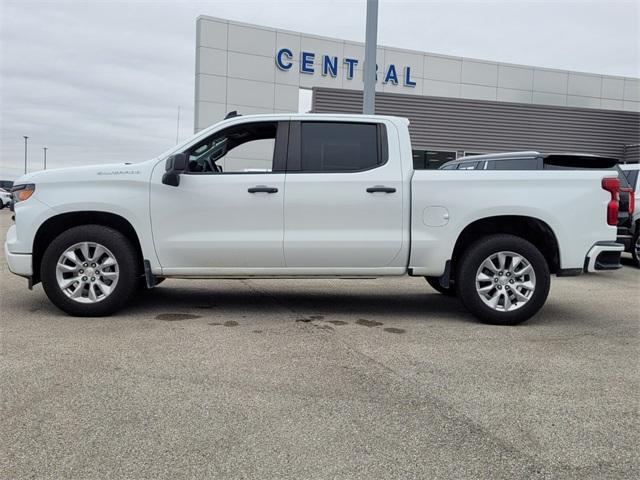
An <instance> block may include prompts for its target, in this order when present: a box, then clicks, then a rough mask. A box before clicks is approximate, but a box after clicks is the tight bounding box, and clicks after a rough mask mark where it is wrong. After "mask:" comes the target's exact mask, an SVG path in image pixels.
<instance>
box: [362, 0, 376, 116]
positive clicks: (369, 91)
mask: <svg viewBox="0 0 640 480" xmlns="http://www.w3.org/2000/svg"><path fill="white" fill-rule="evenodd" d="M377 39H378V0H367V29H366V33H365V43H364V94H363V98H362V113H364V114H365V115H373V114H374V113H376V43H377V41H378V40H377Z"/></svg>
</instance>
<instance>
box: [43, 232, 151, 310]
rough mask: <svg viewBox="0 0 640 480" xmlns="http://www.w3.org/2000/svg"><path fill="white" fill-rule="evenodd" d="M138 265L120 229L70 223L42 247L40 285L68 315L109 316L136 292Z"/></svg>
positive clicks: (133, 250)
mask: <svg viewBox="0 0 640 480" xmlns="http://www.w3.org/2000/svg"><path fill="white" fill-rule="evenodd" d="M138 263H139V262H138V258H137V255H136V251H135V249H134V248H133V246H132V245H131V242H130V241H129V240H128V239H127V238H126V237H125V236H124V235H123V234H122V233H120V232H119V231H117V230H114V229H112V228H109V227H104V226H102V225H82V226H79V227H73V228H70V229H69V230H67V231H65V232H63V233H61V234H60V235H59V236H58V237H56V238H55V239H54V240H53V241H52V242H51V244H50V245H49V247H48V248H47V250H46V251H45V253H44V255H43V257H42V263H41V267H40V273H41V277H42V286H43V287H44V291H45V293H46V294H47V296H48V297H49V299H50V300H51V302H53V304H54V305H56V306H57V307H58V308H59V309H60V310H62V311H64V312H66V313H68V314H69V315H74V316H79V317H101V316H105V315H110V314H111V313H113V312H115V311H116V310H118V309H119V308H120V307H122V306H123V305H124V303H125V302H126V301H127V300H128V299H129V298H130V297H131V294H132V293H133V292H134V291H135V287H136V281H137V277H138V274H139V272H138V270H139V269H138Z"/></svg>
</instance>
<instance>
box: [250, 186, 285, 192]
mask: <svg viewBox="0 0 640 480" xmlns="http://www.w3.org/2000/svg"><path fill="white" fill-rule="evenodd" d="M247 192H249V193H278V189H277V188H276V187H267V186H265V185H256V186H255V187H251V188H249V189H248V190H247Z"/></svg>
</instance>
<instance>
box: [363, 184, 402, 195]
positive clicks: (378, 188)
mask: <svg viewBox="0 0 640 480" xmlns="http://www.w3.org/2000/svg"><path fill="white" fill-rule="evenodd" d="M376 192H382V193H395V192H396V189H395V188H393V187H385V186H384V185H375V186H373V187H369V188H367V193H376Z"/></svg>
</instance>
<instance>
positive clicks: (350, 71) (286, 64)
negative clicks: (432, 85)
mask: <svg viewBox="0 0 640 480" xmlns="http://www.w3.org/2000/svg"><path fill="white" fill-rule="evenodd" d="M319 57H320V59H321V60H320V65H319V67H320V68H319V70H320V72H321V74H322V75H323V76H330V77H334V78H335V77H336V76H337V75H338V57H334V56H330V55H321V56H319ZM292 59H293V52H292V51H291V49H289V48H281V49H280V50H278V52H277V53H276V58H275V60H276V66H277V67H278V68H279V69H280V70H283V71H288V70H291V69H292V68H293V62H292V61H291V60H292ZM315 60H316V54H315V53H313V52H304V51H303V52H300V62H299V63H300V73H306V74H308V75H313V74H314V73H316V67H317V65H315ZM342 64H343V65H344V66H345V76H346V79H347V80H353V76H354V73H355V70H356V66H357V65H358V64H359V60H358V59H357V58H348V57H347V58H344V59H343V60H342ZM401 71H402V72H403V73H404V75H403V81H402V85H403V86H405V87H415V86H416V82H414V81H413V80H412V79H411V67H409V66H404V67H402V69H401ZM377 72H378V65H376V80H377V77H378V76H377ZM383 74H384V75H383V80H382V83H390V84H393V85H398V83H399V79H398V69H397V68H396V66H395V65H394V64H393V63H391V64H389V65H387V68H386V69H385V71H384V72H383Z"/></svg>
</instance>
